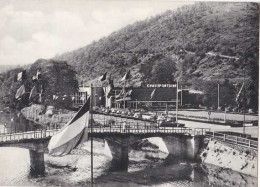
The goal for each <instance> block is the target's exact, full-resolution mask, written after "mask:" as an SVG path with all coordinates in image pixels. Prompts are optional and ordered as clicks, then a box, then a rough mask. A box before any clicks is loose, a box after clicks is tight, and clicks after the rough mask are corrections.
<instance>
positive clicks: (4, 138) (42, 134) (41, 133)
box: [0, 129, 59, 142]
mask: <svg viewBox="0 0 260 187" xmlns="http://www.w3.org/2000/svg"><path fill="white" fill-rule="evenodd" d="M58 130H59V129H53V130H36V131H26V132H19V133H5V134H0V142H14V141H20V140H28V139H42V138H48V137H51V136H53V135H54V134H55V133H56V132H57V131H58Z"/></svg>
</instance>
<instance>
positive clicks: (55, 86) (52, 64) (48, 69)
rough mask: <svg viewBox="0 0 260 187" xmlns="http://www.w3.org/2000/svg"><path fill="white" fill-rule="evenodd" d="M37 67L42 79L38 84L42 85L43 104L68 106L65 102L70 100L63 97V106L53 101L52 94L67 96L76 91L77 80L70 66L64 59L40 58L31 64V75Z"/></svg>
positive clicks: (61, 105)
mask: <svg viewBox="0 0 260 187" xmlns="http://www.w3.org/2000/svg"><path fill="white" fill-rule="evenodd" d="M37 69H41V74H42V80H41V81H40V82H39V84H42V85H43V91H44V94H43V101H44V104H45V105H49V104H54V105H55V104H56V105H57V106H58V107H64V106H68V103H67V102H72V101H71V100H69V99H64V106H63V104H62V102H53V95H57V96H60V97H65V96H66V97H67V96H72V95H73V94H74V93H75V92H77V89H78V81H77V79H76V72H75V71H74V70H73V69H72V67H71V66H70V65H68V64H67V62H65V61H57V60H44V59H40V60H37V61H36V62H35V63H34V64H32V65H31V68H30V75H31V77H32V76H33V75H34V74H35V73H36V72H37ZM65 101H66V102H65Z"/></svg>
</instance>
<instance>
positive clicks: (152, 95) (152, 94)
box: [151, 88, 156, 99]
mask: <svg viewBox="0 0 260 187" xmlns="http://www.w3.org/2000/svg"><path fill="white" fill-rule="evenodd" d="M155 90H156V88H154V90H153V92H152V93H151V99H153V98H154V94H155Z"/></svg>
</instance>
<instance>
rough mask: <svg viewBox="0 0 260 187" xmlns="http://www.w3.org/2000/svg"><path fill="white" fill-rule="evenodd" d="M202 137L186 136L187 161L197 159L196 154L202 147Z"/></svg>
mask: <svg viewBox="0 0 260 187" xmlns="http://www.w3.org/2000/svg"><path fill="white" fill-rule="evenodd" d="M203 140H204V138H203V136H187V139H186V144H187V153H186V154H187V159H190V160H195V159H197V155H198V152H199V150H200V148H201V146H202V145H203Z"/></svg>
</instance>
